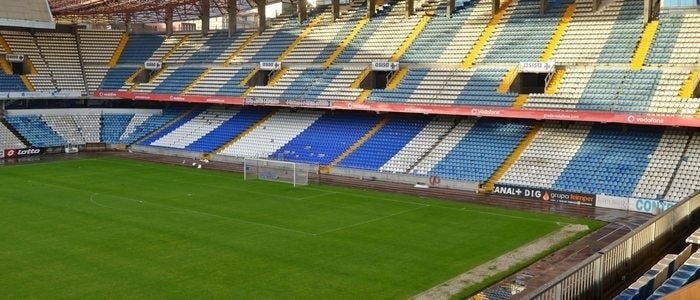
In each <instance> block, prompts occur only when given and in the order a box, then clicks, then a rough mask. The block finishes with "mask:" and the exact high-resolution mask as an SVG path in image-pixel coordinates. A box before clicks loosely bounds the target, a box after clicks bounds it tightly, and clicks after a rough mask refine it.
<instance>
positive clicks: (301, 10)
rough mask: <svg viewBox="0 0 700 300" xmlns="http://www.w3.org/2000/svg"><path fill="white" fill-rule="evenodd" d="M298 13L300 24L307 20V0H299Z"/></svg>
mask: <svg viewBox="0 0 700 300" xmlns="http://www.w3.org/2000/svg"><path fill="white" fill-rule="evenodd" d="M297 13H298V14H299V24H301V23H302V22H304V20H306V0H297Z"/></svg>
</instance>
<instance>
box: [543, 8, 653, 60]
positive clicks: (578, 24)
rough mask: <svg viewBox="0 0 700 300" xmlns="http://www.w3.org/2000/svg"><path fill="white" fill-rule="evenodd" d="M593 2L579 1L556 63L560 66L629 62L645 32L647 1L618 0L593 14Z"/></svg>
mask: <svg viewBox="0 0 700 300" xmlns="http://www.w3.org/2000/svg"><path fill="white" fill-rule="evenodd" d="M592 6H593V4H592V1H589V0H578V1H576V11H575V12H574V16H573V18H572V20H571V22H569V25H568V27H567V29H566V32H565V33H564V35H563V36H562V38H561V40H560V41H559V44H558V46H557V49H556V50H555V51H554V54H553V57H552V60H554V61H556V62H557V63H560V64H568V65H572V64H590V63H596V62H597V63H603V64H608V63H623V64H625V63H629V62H630V60H631V58H632V55H633V53H634V50H635V47H636V45H637V42H638V41H639V38H640V36H641V33H642V30H643V29H644V26H643V22H642V19H641V16H642V8H643V2H642V1H639V0H615V1H613V2H612V3H610V4H608V5H606V6H603V7H602V8H601V9H600V10H599V11H596V12H594V11H592Z"/></svg>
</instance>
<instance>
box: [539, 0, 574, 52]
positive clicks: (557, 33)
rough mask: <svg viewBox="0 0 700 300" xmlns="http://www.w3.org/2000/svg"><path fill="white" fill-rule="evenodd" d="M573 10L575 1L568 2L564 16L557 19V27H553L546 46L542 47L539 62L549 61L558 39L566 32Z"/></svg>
mask: <svg viewBox="0 0 700 300" xmlns="http://www.w3.org/2000/svg"><path fill="white" fill-rule="evenodd" d="M575 11H576V3H572V4H569V6H568V7H567V8H566V11H564V16H562V18H561V20H560V21H559V24H558V25H557V28H556V29H554V34H552V38H551V39H550V40H549V43H547V47H546V48H545V49H544V52H543V53H542V56H541V57H540V61H541V62H546V61H549V60H550V59H551V58H552V54H553V53H554V50H556V49H557V46H558V45H559V41H560V40H561V37H562V36H563V35H564V33H565V32H566V28H567V27H568V26H569V22H571V18H572V17H573V16H574V12H575Z"/></svg>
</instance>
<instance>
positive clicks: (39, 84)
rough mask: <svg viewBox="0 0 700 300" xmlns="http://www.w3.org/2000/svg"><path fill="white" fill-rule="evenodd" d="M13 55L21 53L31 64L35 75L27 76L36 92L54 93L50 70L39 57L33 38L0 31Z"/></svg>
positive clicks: (17, 33)
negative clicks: (35, 72)
mask: <svg viewBox="0 0 700 300" xmlns="http://www.w3.org/2000/svg"><path fill="white" fill-rule="evenodd" d="M0 34H2V36H3V37H4V39H5V41H7V44H8V45H9V46H10V48H12V52H13V53H22V54H24V55H25V57H26V58H28V59H29V61H30V62H31V63H32V66H34V68H35V69H36V71H37V74H31V75H27V78H28V79H29V81H30V82H31V84H32V86H33V87H34V89H35V90H37V91H54V90H56V85H54V84H53V82H52V81H51V68H50V67H49V66H48V64H47V63H46V61H45V60H44V58H43V57H42V55H41V51H40V49H39V47H38V46H37V44H36V42H35V41H34V38H33V36H32V35H31V34H30V33H29V32H26V31H4V30H3V31H0Z"/></svg>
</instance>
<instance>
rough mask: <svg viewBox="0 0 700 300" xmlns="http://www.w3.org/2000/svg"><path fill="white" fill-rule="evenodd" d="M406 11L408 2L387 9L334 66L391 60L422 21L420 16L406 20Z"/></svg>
mask: <svg viewBox="0 0 700 300" xmlns="http://www.w3.org/2000/svg"><path fill="white" fill-rule="evenodd" d="M405 10H406V2H405V1H401V2H396V3H395V4H394V5H388V4H387V5H384V6H383V9H382V10H380V11H378V12H377V14H376V15H375V16H374V18H373V19H371V20H369V21H368V22H367V24H365V26H363V27H362V29H360V31H359V32H358V33H357V35H356V36H355V38H353V39H352V41H350V44H348V46H347V47H346V48H345V49H344V50H343V52H341V53H340V55H339V56H338V58H337V59H336V60H335V62H336V63H370V62H372V61H386V60H389V58H390V57H391V56H392V55H393V54H394V52H396V50H398V49H399V46H401V43H403V41H404V40H405V39H406V37H407V36H408V34H409V33H410V32H411V30H412V29H413V28H414V27H415V26H416V24H417V23H418V21H419V20H420V17H419V16H411V17H410V18H406V17H405V13H404V12H405Z"/></svg>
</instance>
